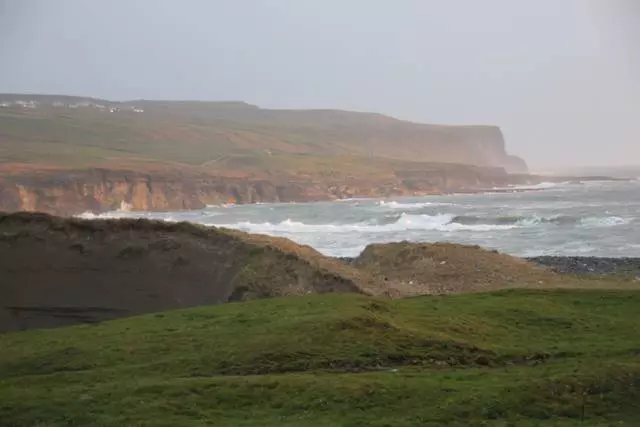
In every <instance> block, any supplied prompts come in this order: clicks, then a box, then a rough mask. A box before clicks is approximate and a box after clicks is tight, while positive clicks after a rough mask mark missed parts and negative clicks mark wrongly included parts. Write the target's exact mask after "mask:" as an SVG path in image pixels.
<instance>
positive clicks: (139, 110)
mask: <svg viewBox="0 0 640 427" xmlns="http://www.w3.org/2000/svg"><path fill="white" fill-rule="evenodd" d="M133 112H134V113H144V110H143V109H142V108H134V109H133Z"/></svg>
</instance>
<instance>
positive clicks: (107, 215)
mask: <svg viewBox="0 0 640 427" xmlns="http://www.w3.org/2000/svg"><path fill="white" fill-rule="evenodd" d="M75 217H76V218H80V219H124V218H144V219H155V220H158V221H166V222H180V221H181V219H179V218H175V217H174V216H172V215H166V214H165V215H163V214H158V213H155V214H154V213H153V212H127V211H111V212H103V213H99V214H96V213H93V212H84V213H81V214H79V215H75Z"/></svg>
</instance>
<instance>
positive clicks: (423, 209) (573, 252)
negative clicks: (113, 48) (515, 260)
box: [80, 181, 640, 257]
mask: <svg viewBox="0 0 640 427" xmlns="http://www.w3.org/2000/svg"><path fill="white" fill-rule="evenodd" d="M80 216H81V217H83V218H99V217H107V218H131V217H142V218H154V219H160V220H164V221H173V222H175V221H189V222H194V223H198V224H204V225H207V226H220V227H227V228H233V229H238V230H242V231H246V232H250V233H262V234H268V235H273V236H281V237H286V238H289V239H291V240H293V241H295V242H297V243H300V244H304V245H309V246H312V247H313V248H315V249H316V250H318V251H319V252H321V253H323V254H326V255H329V256H335V257H354V256H357V255H358V254H359V253H360V252H361V251H362V250H363V249H364V248H365V246H367V245H368V244H371V243H385V242H397V241H410V242H455V243H463V244H471V245H480V246H482V247H485V248H491V249H496V250H498V251H501V252H505V253H509V254H512V255H516V256H521V257H534V256H543V255H558V256H597V257H640V181H617V182H611V181H608V182H605V181H600V182H598V181H591V182H567V183H542V184H539V185H535V186H528V187H509V188H501V189H491V190H488V191H485V192H482V193H475V194H451V195H440V196H428V197H402V198H394V199H385V200H381V199H347V200H339V201H333V202H318V203H274V204H267V203H265V204H252V205H224V206H208V207H207V208H205V209H202V210H194V211H183V212H127V211H115V212H107V213H103V214H100V215H94V214H91V213H85V214H82V215H80Z"/></svg>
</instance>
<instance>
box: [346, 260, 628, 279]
mask: <svg viewBox="0 0 640 427" xmlns="http://www.w3.org/2000/svg"><path fill="white" fill-rule="evenodd" d="M336 259H338V260H340V261H342V262H345V263H347V264H351V263H352V262H353V261H355V259H356V257H337V258H336ZM521 259H523V260H525V261H529V262H532V263H534V264H537V265H540V266H542V267H545V268H548V269H549V270H551V271H553V272H555V273H559V274H568V275H579V276H594V277H607V276H612V277H621V278H630V279H634V280H638V281H640V257H619V258H614V257H597V256H593V257H589V256H572V255H549V256H539V257H521Z"/></svg>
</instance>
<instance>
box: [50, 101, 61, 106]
mask: <svg viewBox="0 0 640 427" xmlns="http://www.w3.org/2000/svg"><path fill="white" fill-rule="evenodd" d="M51 105H52V106H54V107H64V102H60V101H55V102H53V103H52V104H51Z"/></svg>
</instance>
